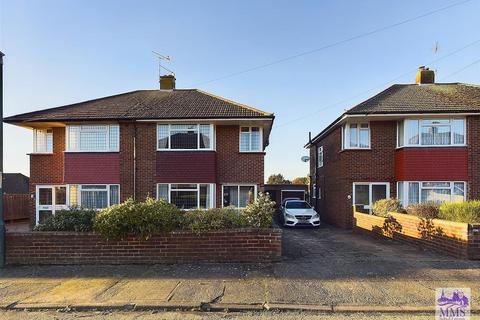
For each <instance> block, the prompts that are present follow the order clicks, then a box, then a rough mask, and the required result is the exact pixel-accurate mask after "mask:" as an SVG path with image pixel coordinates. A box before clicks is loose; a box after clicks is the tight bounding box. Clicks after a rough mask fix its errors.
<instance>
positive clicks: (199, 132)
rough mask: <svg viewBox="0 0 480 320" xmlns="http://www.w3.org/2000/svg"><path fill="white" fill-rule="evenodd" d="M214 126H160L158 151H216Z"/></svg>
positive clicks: (158, 127)
mask: <svg viewBox="0 0 480 320" xmlns="http://www.w3.org/2000/svg"><path fill="white" fill-rule="evenodd" d="M214 137H215V127H214V125H213V124H158V125H157V150H159V151H162V150H175V151H182V150H189V151H190V150H214V143H215V141H214Z"/></svg>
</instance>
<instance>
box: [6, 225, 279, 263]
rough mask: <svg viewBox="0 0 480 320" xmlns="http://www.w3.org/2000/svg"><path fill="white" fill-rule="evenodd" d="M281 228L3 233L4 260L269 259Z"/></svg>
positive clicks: (274, 256) (276, 251) (274, 257)
mask: <svg viewBox="0 0 480 320" xmlns="http://www.w3.org/2000/svg"><path fill="white" fill-rule="evenodd" d="M281 242H282V232H281V230H280V229H241V230H228V231H221V232H208V233H204V234H201V235H196V234H193V233H190V232H172V233H166V234H162V235H158V236H154V237H152V238H151V239H149V240H147V241H141V240H137V239H134V238H128V239H125V240H122V241H105V240H103V239H102V238H101V237H100V236H99V235H96V234H93V233H74V232H29V233H7V235H6V243H7V250H6V252H7V255H6V263H7V264H9V265H16V264H150V263H151V264H154V263H178V262H199V261H202V262H271V261H278V260H279V259H280V258H281V255H282V243H281Z"/></svg>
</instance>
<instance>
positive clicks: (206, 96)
mask: <svg viewBox="0 0 480 320" xmlns="http://www.w3.org/2000/svg"><path fill="white" fill-rule="evenodd" d="M262 117H263V118H273V114H271V113H267V112H264V111H261V110H258V109H255V108H252V107H248V106H246V105H243V104H240V103H236V102H233V101H230V100H228V99H225V98H221V97H218V96H215V95H212V94H210V93H207V92H204V91H201V90H197V89H176V90H173V91H162V90H138V91H132V92H127V93H123V94H118V95H114V96H109V97H104V98H100V99H95V100H89V101H84V102H80V103H75V104H71V105H66V106H62V107H57V108H51V109H45V110H40V111H34V112H29V113H24V114H19V115H16V116H11V117H7V118H5V120H4V121H5V122H9V123H21V122H43V121H50V122H51V121H93V120H97V121H100V120H129V119H130V120H138V119H199V118H201V119H204V118H205V119H215V118H217V119H218V118H262Z"/></svg>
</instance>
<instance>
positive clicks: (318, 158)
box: [317, 146, 324, 168]
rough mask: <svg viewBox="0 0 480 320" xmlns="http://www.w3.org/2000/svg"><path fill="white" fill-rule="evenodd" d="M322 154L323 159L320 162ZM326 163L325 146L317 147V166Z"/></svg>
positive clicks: (320, 166) (319, 166)
mask: <svg viewBox="0 0 480 320" xmlns="http://www.w3.org/2000/svg"><path fill="white" fill-rule="evenodd" d="M320 155H321V159H322V161H321V162H320ZM323 164H324V149H323V146H319V147H317V168H322V167H323Z"/></svg>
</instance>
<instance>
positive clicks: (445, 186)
mask: <svg viewBox="0 0 480 320" xmlns="http://www.w3.org/2000/svg"><path fill="white" fill-rule="evenodd" d="M465 186H466V184H465V182H462V181H441V182H440V181H431V182H425V181H400V182H397V197H398V199H399V200H400V201H401V202H402V204H403V206H404V207H407V206H409V205H411V204H416V203H425V202H435V203H442V202H458V201H464V200H465V196H466V190H465Z"/></svg>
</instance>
